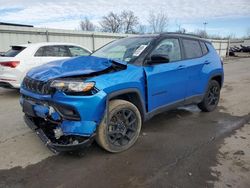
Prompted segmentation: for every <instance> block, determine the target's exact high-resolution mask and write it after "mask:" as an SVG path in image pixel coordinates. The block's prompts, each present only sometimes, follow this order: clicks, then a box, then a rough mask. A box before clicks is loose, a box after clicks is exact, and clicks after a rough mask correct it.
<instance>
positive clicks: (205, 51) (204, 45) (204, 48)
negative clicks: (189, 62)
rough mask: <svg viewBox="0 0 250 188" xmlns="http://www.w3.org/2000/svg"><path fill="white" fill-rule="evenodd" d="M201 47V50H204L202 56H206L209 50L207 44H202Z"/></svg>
mask: <svg viewBox="0 0 250 188" xmlns="http://www.w3.org/2000/svg"><path fill="white" fill-rule="evenodd" d="M200 45H201V50H202V54H203V55H205V54H207V53H208V49H207V45H206V44H205V42H200Z"/></svg>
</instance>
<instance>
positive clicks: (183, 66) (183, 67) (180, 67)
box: [176, 65, 186, 70]
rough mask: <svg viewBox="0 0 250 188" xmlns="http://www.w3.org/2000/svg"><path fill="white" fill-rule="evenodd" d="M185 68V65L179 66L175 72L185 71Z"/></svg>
mask: <svg viewBox="0 0 250 188" xmlns="http://www.w3.org/2000/svg"><path fill="white" fill-rule="evenodd" d="M185 68H186V66H185V65H179V66H178V67H177V68H176V69H177V70H181V69H185Z"/></svg>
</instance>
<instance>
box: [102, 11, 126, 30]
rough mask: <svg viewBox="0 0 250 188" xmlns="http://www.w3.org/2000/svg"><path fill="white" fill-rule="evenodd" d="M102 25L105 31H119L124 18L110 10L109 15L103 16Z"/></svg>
mask: <svg viewBox="0 0 250 188" xmlns="http://www.w3.org/2000/svg"><path fill="white" fill-rule="evenodd" d="M100 25H101V30H102V31H104V32H111V33H119V32H120V31H121V29H122V20H121V18H120V16H119V15H118V14H115V13H113V12H110V13H109V14H108V15H107V16H103V18H102V21H101V22H100Z"/></svg>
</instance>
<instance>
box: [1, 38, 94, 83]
mask: <svg viewBox="0 0 250 188" xmlns="http://www.w3.org/2000/svg"><path fill="white" fill-rule="evenodd" d="M89 54H91V51H90V50H88V49H87V48H84V47H82V46H79V45H76V44H71V43H52V42H45V43H30V44H24V45H17V46H12V47H11V49H10V50H9V51H7V52H6V53H5V54H3V55H1V56H0V87H5V88H19V87H20V85H21V83H22V80H23V78H24V77H25V75H26V73H27V72H28V71H29V70H30V69H31V68H33V67H36V66H39V65H42V64H45V63H48V62H50V61H55V60H60V59H66V58H69V57H74V56H88V55H89Z"/></svg>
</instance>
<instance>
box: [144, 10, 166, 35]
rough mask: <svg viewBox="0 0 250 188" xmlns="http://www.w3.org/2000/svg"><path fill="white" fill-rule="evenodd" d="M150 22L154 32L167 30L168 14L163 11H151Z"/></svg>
mask: <svg viewBox="0 0 250 188" xmlns="http://www.w3.org/2000/svg"><path fill="white" fill-rule="evenodd" d="M148 24H149V27H150V28H151V30H152V32H153V33H162V32H164V31H166V30H167V26H168V16H167V14H165V13H163V12H160V13H154V12H151V13H150V14H149V18H148Z"/></svg>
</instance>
